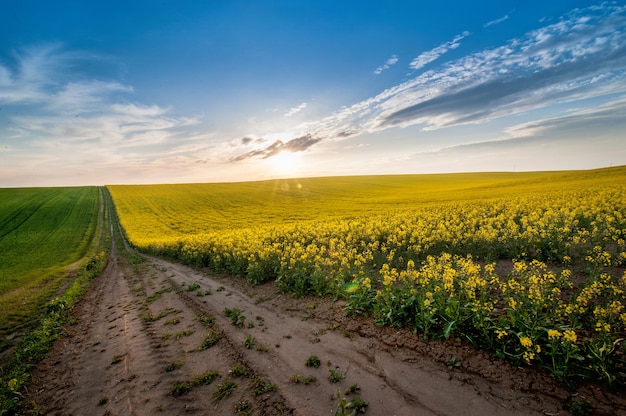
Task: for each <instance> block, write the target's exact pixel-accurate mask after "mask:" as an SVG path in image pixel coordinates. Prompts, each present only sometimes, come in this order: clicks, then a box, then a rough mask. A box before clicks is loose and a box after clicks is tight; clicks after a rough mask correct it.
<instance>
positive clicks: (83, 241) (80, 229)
mask: <svg viewBox="0 0 626 416" xmlns="http://www.w3.org/2000/svg"><path fill="white" fill-rule="evenodd" d="M99 198H100V197H99V191H98V188H96V187H78V188H23V189H0V253H2V261H0V337H2V338H4V336H5V335H8V334H9V333H12V332H15V331H16V330H20V328H22V327H24V326H28V325H29V324H31V323H32V322H31V321H32V320H33V318H35V317H37V316H38V315H39V312H40V308H41V307H42V306H43V304H44V303H45V302H46V301H47V300H48V299H49V298H50V297H51V296H52V295H53V294H55V292H56V291H57V290H58V289H59V287H60V285H61V283H62V278H63V277H65V275H66V271H67V268H68V266H70V265H71V264H73V263H76V262H78V261H79V260H81V259H83V258H85V256H86V255H87V253H88V252H89V251H90V249H91V248H92V242H93V240H94V236H95V233H96V220H97V213H98V212H97V209H98V206H99ZM75 268H76V269H77V268H79V267H78V266H77V267H75ZM17 304H19V305H20V307H19V308H16V307H15V305H17Z"/></svg>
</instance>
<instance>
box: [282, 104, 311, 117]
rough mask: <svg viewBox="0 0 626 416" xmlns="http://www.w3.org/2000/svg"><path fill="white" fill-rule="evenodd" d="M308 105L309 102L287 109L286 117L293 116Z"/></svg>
mask: <svg viewBox="0 0 626 416" xmlns="http://www.w3.org/2000/svg"><path fill="white" fill-rule="evenodd" d="M306 106H307V103H300V104H298V105H297V106H295V107H293V108H290V109H289V111H287V112H286V113H285V117H291V116H293V115H294V114H296V113H299V112H300V111H302V110H304V109H305V108H306Z"/></svg>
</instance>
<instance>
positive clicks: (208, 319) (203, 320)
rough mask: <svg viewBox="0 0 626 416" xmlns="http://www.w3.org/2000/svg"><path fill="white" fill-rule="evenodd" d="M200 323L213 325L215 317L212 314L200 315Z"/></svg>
mask: <svg viewBox="0 0 626 416" xmlns="http://www.w3.org/2000/svg"><path fill="white" fill-rule="evenodd" d="M198 319H199V320H200V323H201V324H202V325H204V326H213V325H214V324H215V318H213V317H212V316H201V317H200V318H198Z"/></svg>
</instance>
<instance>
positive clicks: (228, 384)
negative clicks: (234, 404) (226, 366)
mask: <svg viewBox="0 0 626 416" xmlns="http://www.w3.org/2000/svg"><path fill="white" fill-rule="evenodd" d="M236 388H237V383H235V382H233V381H229V380H226V381H223V382H222V383H220V385H219V386H217V389H216V390H215V391H214V392H213V396H212V397H213V402H214V403H217V402H219V401H220V400H223V399H225V398H227V397H228V396H230V395H231V394H232V393H233V391H235V389H236Z"/></svg>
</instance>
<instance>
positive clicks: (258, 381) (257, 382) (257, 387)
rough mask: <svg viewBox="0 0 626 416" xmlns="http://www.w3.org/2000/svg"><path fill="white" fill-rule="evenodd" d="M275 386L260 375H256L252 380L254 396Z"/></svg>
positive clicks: (267, 391)
mask: <svg viewBox="0 0 626 416" xmlns="http://www.w3.org/2000/svg"><path fill="white" fill-rule="evenodd" d="M276 388H277V387H276V384H270V383H268V382H267V381H265V380H264V379H263V378H262V377H256V378H255V379H254V380H252V390H253V391H254V395H255V396H259V395H261V394H264V393H269V392H271V391H275V390H276Z"/></svg>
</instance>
